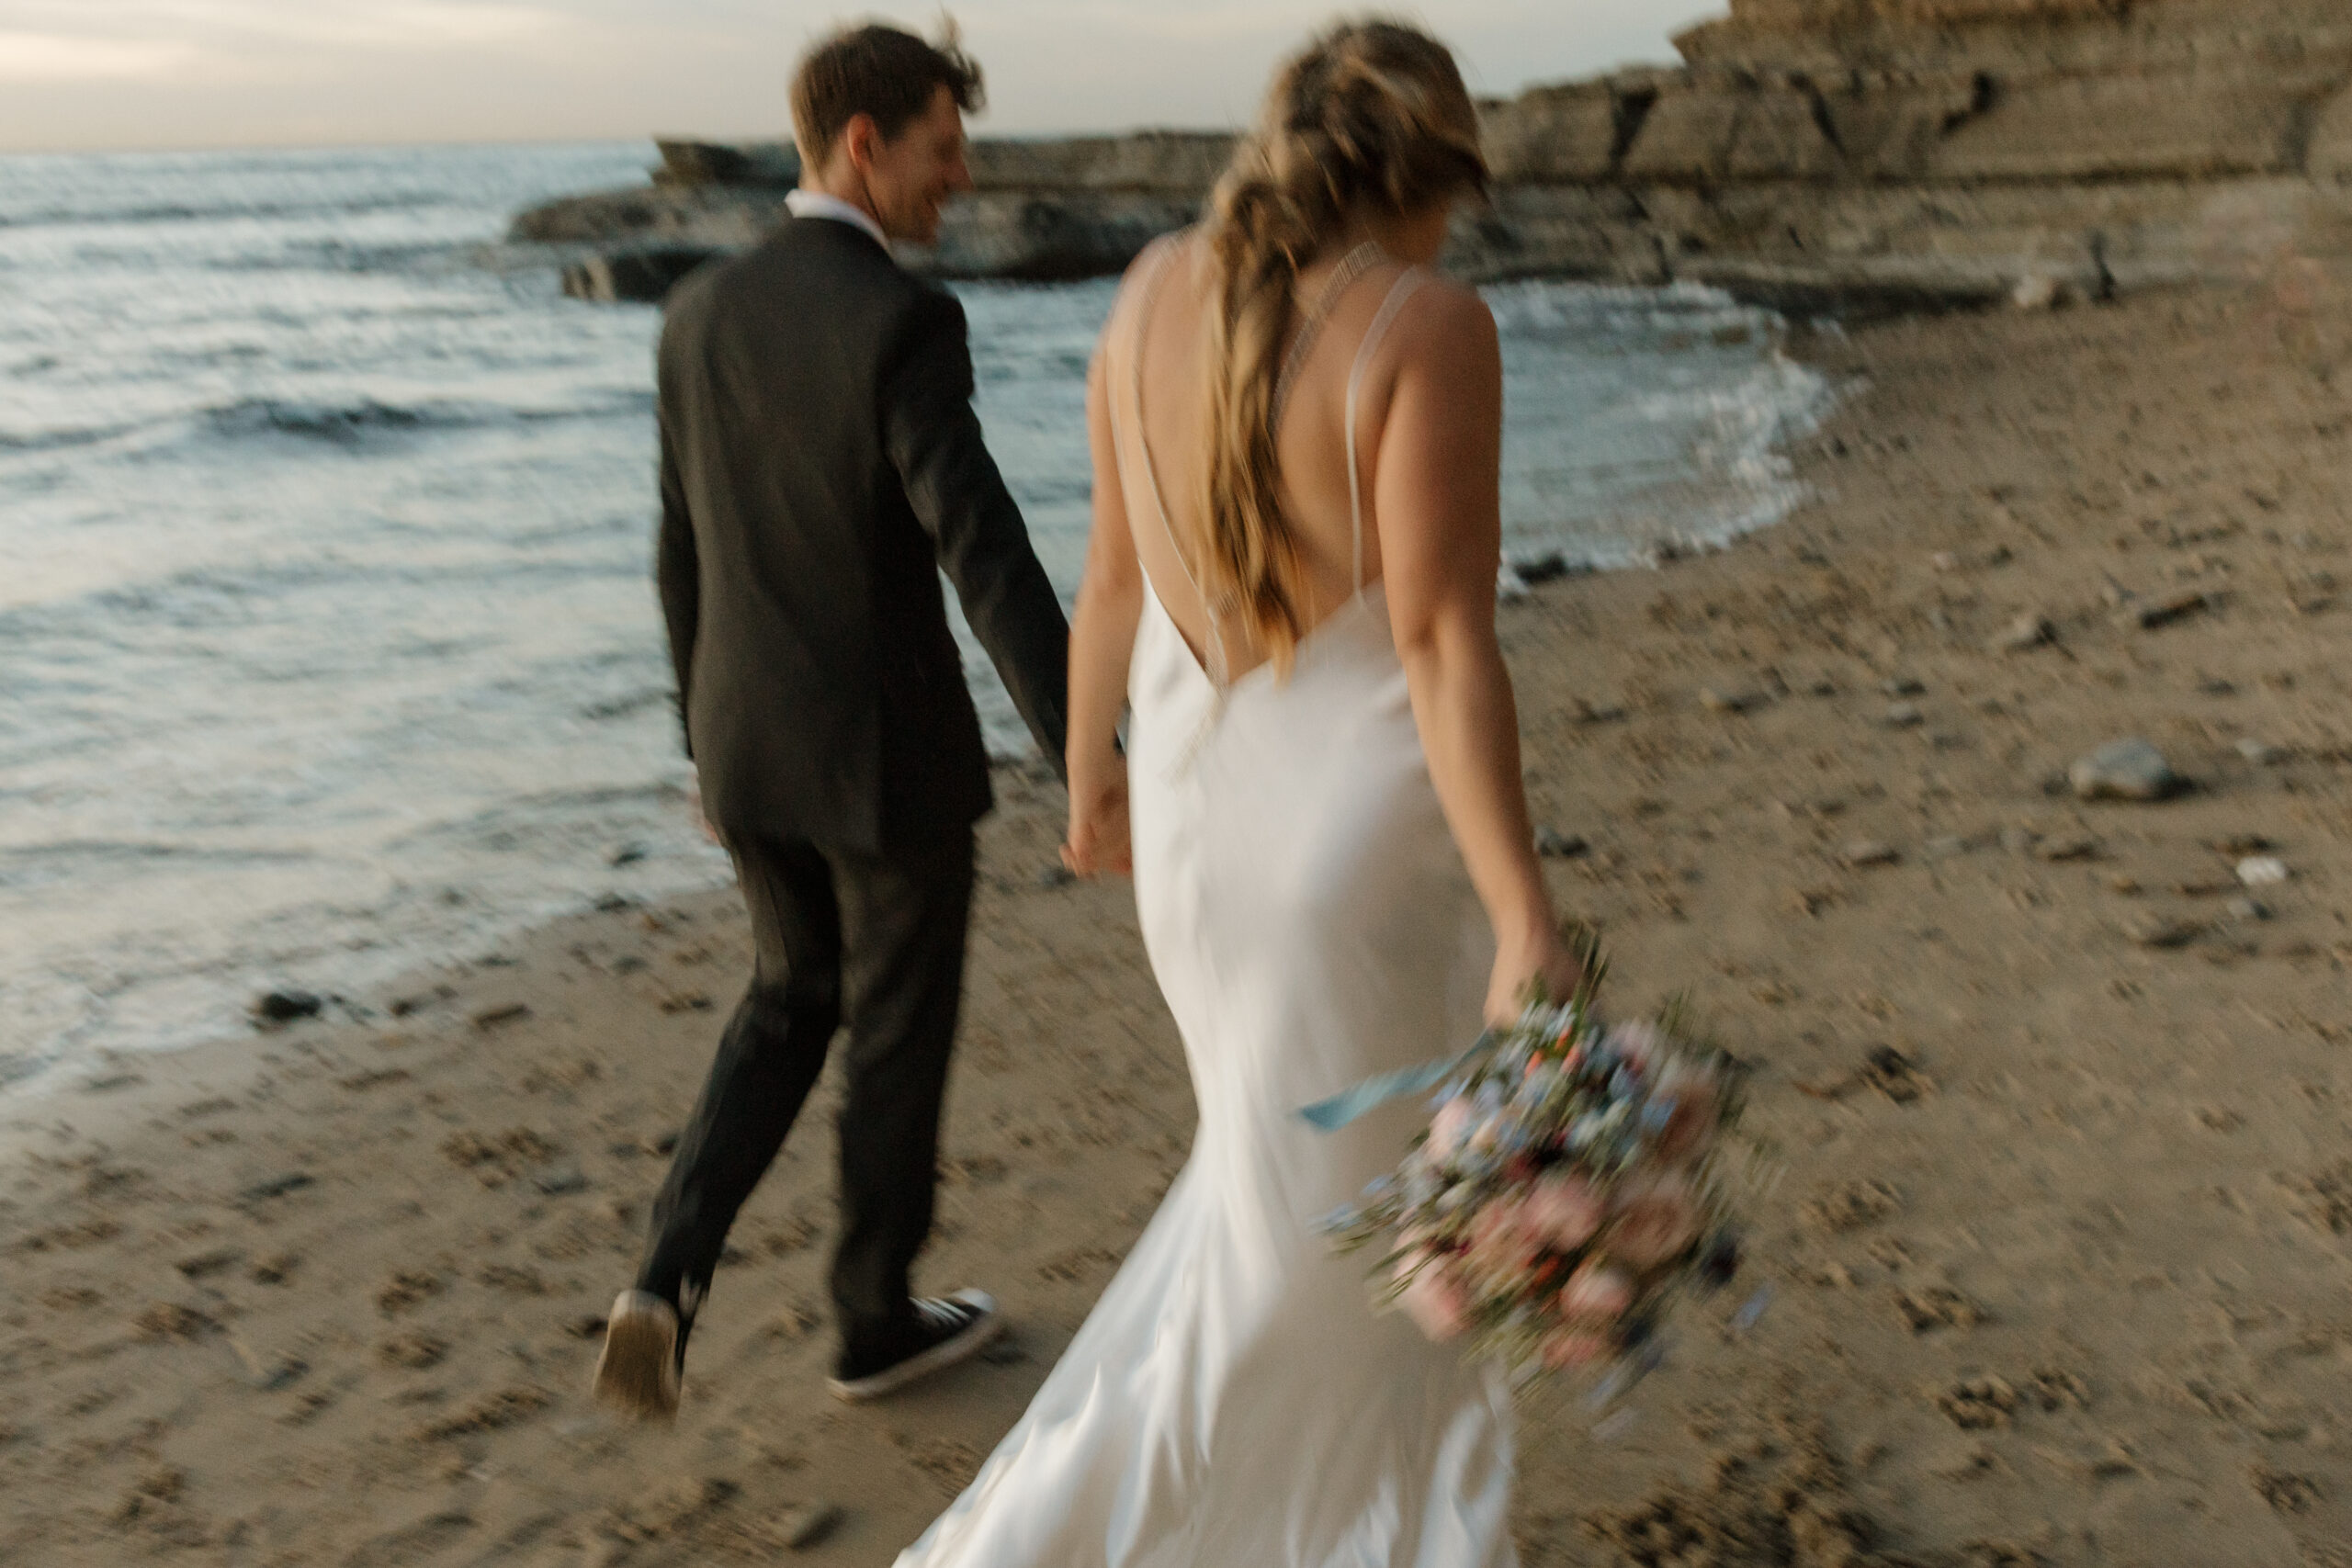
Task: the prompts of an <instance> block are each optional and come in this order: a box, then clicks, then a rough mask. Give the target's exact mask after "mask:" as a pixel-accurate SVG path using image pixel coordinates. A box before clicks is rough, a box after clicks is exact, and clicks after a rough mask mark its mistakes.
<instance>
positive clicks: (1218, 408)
mask: <svg viewBox="0 0 2352 1568" xmlns="http://www.w3.org/2000/svg"><path fill="white" fill-rule="evenodd" d="M1486 181H1487V164H1486V159H1485V156H1484V155H1483V153H1482V152H1480V150H1479V142H1478V117H1477V110H1476V107H1474V106H1473V105H1472V103H1471V101H1470V94H1469V91H1468V89H1466V88H1465V87H1464V85H1462V73H1461V72H1460V70H1459V69H1457V68H1456V67H1455V65H1454V62H1453V55H1452V54H1451V53H1450V52H1448V51H1447V50H1446V48H1445V46H1444V45H1443V44H1442V43H1439V42H1438V41H1437V40H1436V39H1433V38H1430V36H1429V35H1428V34H1427V33H1424V32H1422V31H1420V30H1419V29H1418V28H1411V27H1408V26H1405V25H1404V24H1402V23H1399V22H1392V21H1385V20H1379V19H1370V20H1363V21H1352V22H1343V23H1340V24H1339V25H1337V26H1335V27H1333V28H1331V29H1330V30H1329V31H1328V32H1325V33H1324V34H1322V35H1321V36H1320V37H1318V38H1317V39H1314V40H1313V41H1312V42H1310V43H1309V44H1308V45H1307V47H1306V49H1305V50H1304V51H1301V52H1300V53H1299V54H1298V55H1296V56H1295V58H1293V59H1292V60H1291V61H1290V62H1288V63H1286V64H1285V65H1284V66H1283V68H1282V70H1281V71H1280V72H1279V73H1277V74H1276V75H1275V77H1274V81H1273V85H1272V89H1271V90H1270V91H1269V92H1268V94H1267V96H1266V102H1265V107H1264V108H1263V110H1262V111H1261V114H1260V116H1259V120H1258V124H1257V126H1256V127H1255V128H1254V129H1253V130H1251V131H1250V134H1249V135H1248V136H1246V137H1244V138H1243V139H1242V141H1241V142H1240V144H1239V146H1238V147H1237V148H1236V149H1235V152H1234V155H1233V162H1232V164H1231V165H1230V166H1229V167H1228V168H1227V170H1226V172H1225V175H1224V176H1223V177H1222V178H1221V179H1219V180H1218V182H1217V186H1216V194H1215V196H1214V197H1211V210H1210V216H1209V219H1208V221H1207V223H1206V225H1205V238H1206V251H1207V254H1208V257H1209V267H1210V275H1211V296H1210V308H1209V313H1208V314H1209V353H1208V370H1207V374H1208V454H1207V458H1208V460H1207V461H1206V462H1205V463H1203V464H1201V465H1200V466H1199V468H1198V469H1197V470H1196V471H1197V472H1198V473H1199V474H1200V475H1201V482H1200V485H1199V487H1198V489H1197V491H1196V492H1195V500H1196V501H1197V502H1199V503H1200V514H1201V516H1202V518H1203V519H1204V525H1205V529H1206V533H1205V536H1204V539H1203V541H1202V543H1201V545H1200V546H1199V554H1200V556H1201V559H1200V561H1199V562H1198V566H1199V569H1200V570H1198V572H1197V573H1196V576H1197V578H1198V580H1199V581H1200V583H1201V588H1202V592H1204V594H1206V595H1207V596H1208V598H1209V604H1208V606H1207V608H1208V610H1209V612H1210V614H1211V615H1212V616H1213V617H1215V618H1216V621H1217V622H1219V623H1220V624H1222V623H1225V622H1227V621H1228V620H1230V621H1238V623H1239V624H1240V625H1241V626H1242V627H1243V628H1244V629H1245V630H1246V631H1247V632H1248V633H1249V635H1250V637H1252V639H1253V640H1254V642H1255V645H1256V646H1258V647H1259V648H1261V649H1263V650H1264V651H1265V652H1266V654H1267V655H1268V656H1269V657H1270V658H1271V659H1272V660H1273V661H1274V663H1275V665H1276V668H1277V670H1278V671H1286V670H1287V669H1288V668H1289V665H1290V662H1291V658H1292V656H1293V655H1294V654H1295V652H1296V650H1297V647H1298V642H1299V639H1300V637H1302V636H1303V635H1304V634H1305V632H1306V623H1305V620H1304V615H1303V611H1302V609H1301V604H1300V600H1301V596H1302V595H1301V583H1300V581H1299V579H1300V570H1301V568H1300V560H1299V555H1298V545H1297V540H1296V537H1295V535H1294V534H1293V532H1292V530H1291V526H1290V524H1289V522H1288V520H1287V519H1286V518H1285V517H1284V516H1283V505H1282V493H1281V476H1280V472H1279V468H1278V465H1277V462H1276V459H1275V451H1274V434H1275V433H1274V428H1273V412H1274V399H1275V391H1276V388H1275V382H1276V379H1277V378H1278V377H1279V376H1280V374H1281V368H1282V365H1281V362H1282V359H1283V351H1284V346H1285V340H1286V339H1287V338H1288V337H1289V335H1290V332H1291V327H1292V324H1293V317H1294V316H1295V314H1296V310H1295V304H1294V300H1293V295H1294V293H1295V289H1296V287H1297V281H1298V275H1299V272H1300V270H1301V269H1302V268H1303V267H1305V266H1306V265H1308V264H1310V263H1311V262H1313V261H1314V260H1315V258H1316V256H1317V254H1318V253H1320V252H1322V251H1323V250H1324V249H1326V248H1327V247H1328V246H1329V244H1330V243H1331V242H1332V241H1334V240H1335V239H1337V238H1338V237H1339V236H1340V233H1341V232H1342V231H1343V230H1344V228H1345V226H1346V224H1347V223H1348V221H1349V220H1350V219H1351V217H1352V216H1353V215H1355V214H1356V213H1357V212H1358V211H1359V210H1361V209H1363V208H1364V207H1366V206H1370V207H1373V208H1375V209H1380V210H1383V211H1385V212H1388V213H1404V212H1411V211H1417V210H1419V209H1423V208H1425V207H1426V206H1428V205H1429V204H1430V203H1431V202H1435V201H1441V200H1443V199H1445V198H1447V197H1452V196H1453V195H1456V194H1457V193H1459V192H1461V191H1464V190H1465V189H1477V188H1483V187H1484V186H1485V185H1486ZM1353 457H1354V455H1353V454H1352V453H1351V454H1350V460H1351V461H1352V460H1353Z"/></svg>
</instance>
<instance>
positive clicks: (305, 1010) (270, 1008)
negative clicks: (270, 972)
mask: <svg viewBox="0 0 2352 1568" xmlns="http://www.w3.org/2000/svg"><path fill="white" fill-rule="evenodd" d="M326 1005H327V1004H326V1001H325V999H324V998H321V997H317V996H314V995H312V994H311V992H309V991H298V990H295V989H294V988H293V987H279V988H277V990H272V991H264V992H263V993H262V994H261V995H260V996H257V997H255V998H254V999H253V1006H252V1009H251V1011H252V1013H253V1015H254V1022H255V1023H258V1024H263V1025H283V1024H288V1023H292V1022H293V1021H296V1020H297V1019H304V1018H316V1017H318V1016H319V1013H320V1011H321V1010H322V1009H324V1008H325V1007H326Z"/></svg>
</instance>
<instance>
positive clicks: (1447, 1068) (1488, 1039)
mask: <svg viewBox="0 0 2352 1568" xmlns="http://www.w3.org/2000/svg"><path fill="white" fill-rule="evenodd" d="M1493 1043H1494V1041H1493V1037H1492V1036H1491V1035H1485V1034H1482V1035H1480V1036H1479V1037H1478V1043H1476V1045H1473V1046H1471V1047H1470V1049H1468V1050H1467V1051H1464V1052H1463V1053H1462V1055H1459V1056H1448V1057H1445V1058H1444V1059H1442V1060H1441V1061H1435V1062H1424V1063H1423V1064H1421V1065H1420V1066H1418V1067H1404V1068H1400V1069H1399V1070H1397V1071H1396V1072H1393V1073H1383V1074H1381V1075H1380V1076H1379V1077H1375V1078H1366V1079H1364V1081H1363V1082H1362V1083H1360V1084H1358V1085H1356V1086H1355V1088H1353V1089H1342V1090H1340V1092H1339V1093H1338V1094H1335V1095H1333V1096H1332V1097H1331V1098H1330V1099H1329V1100H1317V1101H1316V1102H1315V1103H1314V1104H1312V1105H1308V1106H1304V1107H1302V1108H1301V1109H1300V1110H1299V1112H1298V1119H1299V1120H1300V1121H1302V1122H1306V1123H1307V1124H1308V1125H1309V1126H1311V1127H1314V1128H1316V1129H1317V1130H1318V1131H1320V1132H1325V1133H1336V1132H1338V1131H1339V1130H1340V1128H1342V1127H1344V1126H1346V1125H1347V1124H1348V1123H1349V1122H1353V1121H1354V1120H1356V1119H1357V1118H1358V1117H1360V1116H1363V1115H1364V1114H1365V1113H1366V1112H1368V1111H1377V1110H1379V1109H1380V1108H1381V1107H1382V1106H1384V1105H1385V1104H1387V1103H1388V1102H1389V1101H1390V1100H1402V1099H1404V1098H1405V1097H1406V1096H1407V1095H1408V1094H1419V1093H1420V1092H1421V1091H1422V1090H1424V1089H1435V1088H1436V1087H1437V1086H1438V1085H1440V1084H1442V1083H1443V1082H1445V1080H1446V1079H1448V1078H1450V1077H1453V1076H1454V1075H1455V1074H1456V1073H1459V1072H1461V1071H1462V1070H1463V1069H1464V1067H1467V1066H1469V1065H1470V1064H1471V1063H1473V1062H1475V1061H1476V1060H1477V1059H1478V1058H1479V1056H1481V1055H1484V1054H1485V1052H1486V1051H1487V1047H1488V1046H1490V1045H1491V1044H1493Z"/></svg>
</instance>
